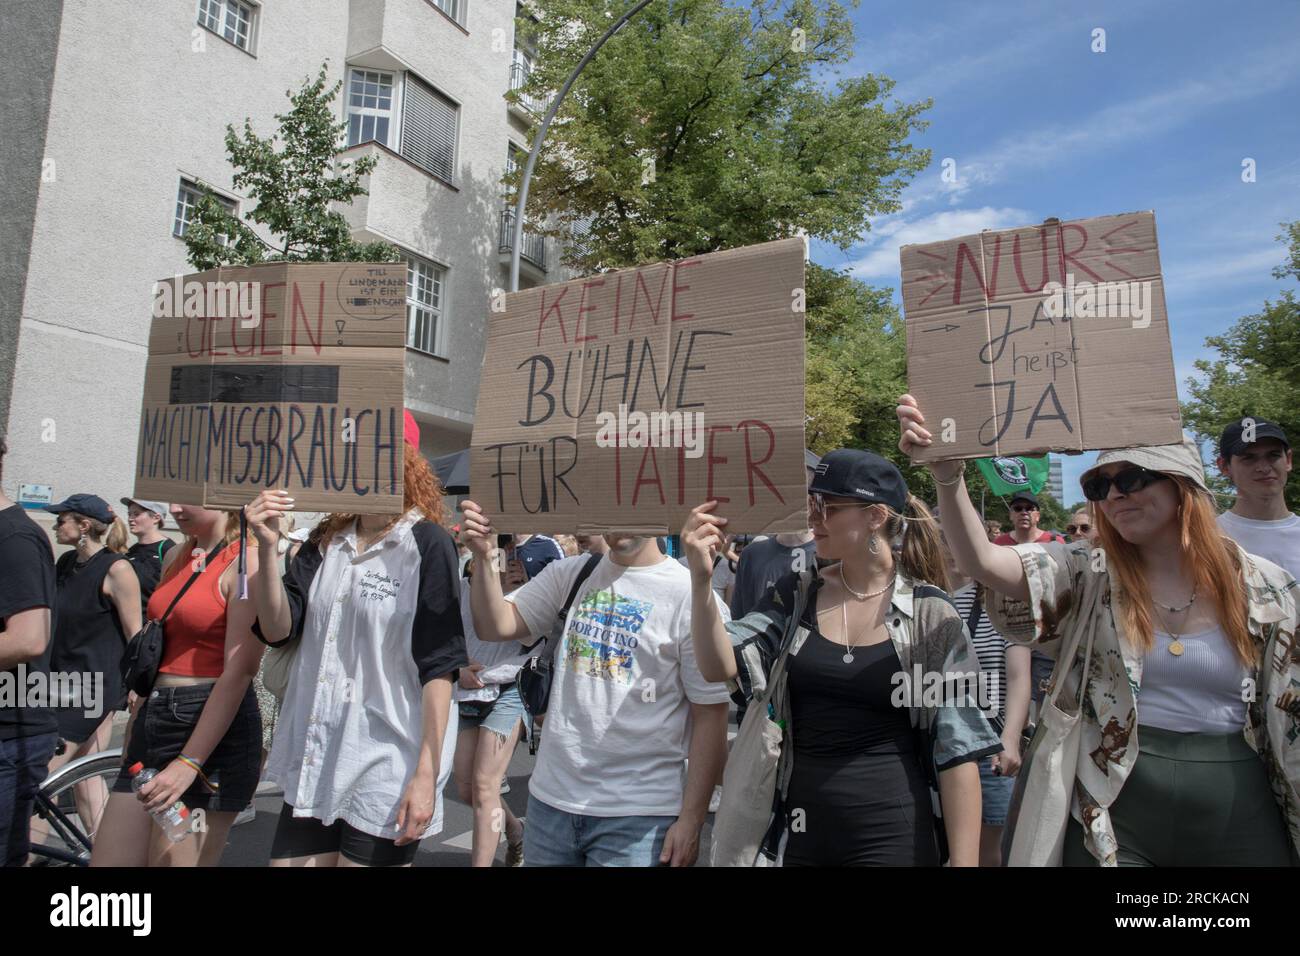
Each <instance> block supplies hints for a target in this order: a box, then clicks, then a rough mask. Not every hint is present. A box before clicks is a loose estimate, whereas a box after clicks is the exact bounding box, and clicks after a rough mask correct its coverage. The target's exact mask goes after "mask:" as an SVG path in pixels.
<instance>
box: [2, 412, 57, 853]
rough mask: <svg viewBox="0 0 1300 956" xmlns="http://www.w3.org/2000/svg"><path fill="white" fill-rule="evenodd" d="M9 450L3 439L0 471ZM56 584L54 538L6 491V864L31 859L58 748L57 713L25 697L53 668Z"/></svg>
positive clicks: (3, 791)
mask: <svg viewBox="0 0 1300 956" xmlns="http://www.w3.org/2000/svg"><path fill="white" fill-rule="evenodd" d="M7 451H8V446H7V445H6V444H5V440H4V438H3V437H0V474H3V467H4V456H5V453H6V452H7ZM54 587H55V585H54V551H53V549H52V548H51V547H50V539H49V538H48V537H47V536H46V534H45V532H44V531H42V530H41V529H40V527H39V526H38V525H37V524H36V522H35V521H33V520H32V519H31V518H29V517H27V513H26V512H25V511H23V509H22V508H21V507H20V506H18V505H16V504H14V503H13V502H12V501H10V500H9V499H8V498H7V497H5V494H4V492H3V491H0V866H22V865H23V864H24V863H26V862H27V852H28V849H29V841H28V835H29V832H30V827H31V818H32V803H33V801H34V800H35V797H36V790H37V788H38V787H39V786H40V784H41V781H42V780H44V779H45V768H46V766H47V765H48V764H49V762H50V758H51V757H53V756H54V748H55V745H56V744H57V743H58V733H57V725H56V723H55V719H54V711H52V710H50V709H48V707H46V706H45V702H33V701H29V700H28V699H27V694H28V691H29V688H31V687H32V686H33V682H32V681H31V680H30V678H31V676H33V675H35V674H37V673H40V674H44V675H48V672H49V669H50V632H51V630H52V628H53V623H54V622H53V616H54V610H53V609H54ZM43 683H46V684H48V679H46V680H45V681H43Z"/></svg>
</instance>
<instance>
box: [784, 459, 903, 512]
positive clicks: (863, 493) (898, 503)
mask: <svg viewBox="0 0 1300 956" xmlns="http://www.w3.org/2000/svg"><path fill="white" fill-rule="evenodd" d="M808 493H809V494H814V495H817V494H820V495H836V496H838V497H842V498H857V499H858V500H859V501H869V502H871V503H872V504H882V505H888V506H889V507H891V508H893V509H894V510H895V511H898V512H901V511H902V510H903V509H904V508H905V507H907V483H906V482H905V481H903V474H902V472H900V471H899V470H898V469H897V468H895V467H894V465H893V463H892V462H890V461H887V460H886V459H884V458H881V457H880V456H879V455H877V454H876V453H875V452H870V451H862V450H861V449H858V448H837V449H836V450H835V451H832V452H827V453H826V454H825V455H824V456H823V457H822V460H821V461H819V462H818V463H817V467H815V468H814V469H813V479H812V482H811V483H810V484H809V485H808Z"/></svg>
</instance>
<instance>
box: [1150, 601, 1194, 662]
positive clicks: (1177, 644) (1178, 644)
mask: <svg viewBox="0 0 1300 956" xmlns="http://www.w3.org/2000/svg"><path fill="white" fill-rule="evenodd" d="M1192 600H1193V601H1194V600H1196V598H1195V596H1193V598H1192ZM1152 603H1153V604H1155V602H1154V601H1153V602H1152ZM1191 606H1192V605H1191V604H1190V603H1189V604H1188V605H1187V607H1185V608H1183V609H1182V610H1184V611H1185V610H1187V608H1190V607H1191ZM1156 607H1157V608H1161V607H1164V605H1163V604H1156ZM1171 610H1172V609H1171ZM1156 613H1157V614H1158V615H1159V616H1160V623H1161V624H1164V625H1165V632H1166V633H1167V634H1168V635H1169V636H1170V638H1172V640H1170V642H1169V653H1170V654H1173V655H1174V657H1182V656H1183V651H1184V650H1186V648H1185V647H1184V646H1183V642H1182V641H1181V640H1180V639H1179V638H1181V637H1182V636H1183V632H1182V631H1179V632H1178V633H1177V634H1175V633H1174V630H1173V628H1171V627H1170V626H1169V625H1168V624H1167V623H1166V622H1165V616H1164V615H1163V614H1161V613H1160V611H1159V610H1157V611H1156Z"/></svg>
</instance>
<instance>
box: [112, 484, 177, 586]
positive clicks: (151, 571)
mask: <svg viewBox="0 0 1300 956" xmlns="http://www.w3.org/2000/svg"><path fill="white" fill-rule="evenodd" d="M122 504H124V505H126V506H127V507H126V513H127V522H126V523H127V527H129V528H130V529H131V533H132V534H133V535H135V538H136V543H135V544H133V545H131V547H129V548H127V549H126V559H127V560H128V561H130V562H131V566H132V567H133V568H135V574H136V577H138V578H139V579H140V602H141V606H142V607H143V606H147V605H148V603H149V598H151V597H152V596H153V589H154V588H156V587H157V586H158V578H159V577H160V576H161V575H162V559H163V555H164V554H166V553H167V552H168V551H169V550H170V549H171V547H172V546H173V545H174V544H175V543H176V542H175V541H173V540H172V539H171V538H169V537H167V536H166V535H165V534H163V533H162V526H163V522H164V521H165V520H166V517H167V505H166V504H164V503H163V502H161V501H141V500H137V499H135V498H123V499H122Z"/></svg>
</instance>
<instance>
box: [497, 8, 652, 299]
mask: <svg viewBox="0 0 1300 956" xmlns="http://www.w3.org/2000/svg"><path fill="white" fill-rule="evenodd" d="M650 2H651V0H639V2H638V3H637V4H636V5H635V6H633V7H632V8H631V9H629V10H628V11H627V12H626V13H624V14H623V15H622V16H621V17H619V18H618V19H617V20H615V21H614V23H613V24H611V25H610V28H609V29H608V30H606V31H605V34H604V36H602V37H601V38H600V39H599V40H597V41H596V44H595V46H593V47H592V48H591V49H590V50H588V51H587V53H586V55H585V56H583V58H582V59H581V60H579V61H578V65H577V66H575V67H574V68H573V72H572V73H570V74H569V78H568V79H567V80H565V81H564V85H563V86H562V87H560V92H559V93H557V94H556V96H555V99H553V100H551V105H550V106H549V107H547V109H546V116H545V117H544V118H543V119H542V125H541V126H539V127H538V128H537V135H536V136H534V137H533V148H532V149H531V150H530V151H529V153H528V162H527V163H526V164H525V165H524V175H523V179H522V180H520V183H519V197H518V198H517V199H516V200H515V222H514V233H515V235H514V242H513V243H512V244H511V247H510V291H511V292H518V291H519V254H520V252H521V251H522V249H523V243H524V206H525V205H527V203H528V181H529V180H530V179H532V177H533V166H534V165H535V164H536V163H537V154H538V152H540V151H541V148H542V140H544V139H546V131H547V129H549V128H550V125H551V120H553V119H554V118H555V113H556V111H557V110H559V108H560V104H561V103H562V102H564V97H565V95H566V94H567V93H568V92H569V88H570V87H571V86H573V82H574V80H576V79H577V78H578V74H579V73H581V72H582V71H583V70H584V69H585V68H586V66H587V64H588V63H590V62H591V59H592V57H594V56H595V55H596V53H597V51H599V50H600V48H601V47H602V46H604V45H605V41H606V40H608V39H609V38H610V37H612V36H613V35H614V34H615V33H617V32H618V31H619V30H621V29H623V24H625V23H627V21H629V20H631V19H632V18H633V17H634V16H636V15H637V14H638V13H640V12H641V10H642V8H644V7H646V6H648V5H649V4H650Z"/></svg>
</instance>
